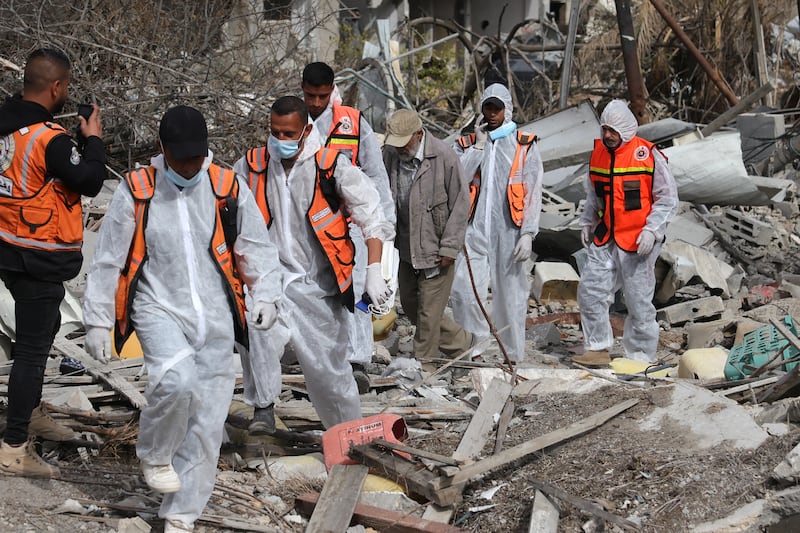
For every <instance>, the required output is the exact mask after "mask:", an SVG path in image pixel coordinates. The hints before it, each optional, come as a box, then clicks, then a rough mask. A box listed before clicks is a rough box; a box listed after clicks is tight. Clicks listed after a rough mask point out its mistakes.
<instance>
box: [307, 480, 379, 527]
mask: <svg viewBox="0 0 800 533" xmlns="http://www.w3.org/2000/svg"><path fill="white" fill-rule="evenodd" d="M368 472H369V469H368V468H367V467H366V466H364V465H333V467H332V468H331V471H330V472H329V473H328V480H327V481H326V482H325V486H324V487H323V488H322V494H321V495H320V497H319V501H318V502H317V505H316V507H315V508H314V512H313V513H312V514H311V519H310V520H309V521H308V527H306V533H341V532H342V531H346V530H347V528H348V527H349V526H350V520H351V519H352V518H353V511H354V510H355V508H356V504H357V503H358V497H359V496H360V495H361V488H362V487H363V486H364V480H366V479H367V473H368Z"/></svg>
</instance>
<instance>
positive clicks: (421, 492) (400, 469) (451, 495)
mask: <svg viewBox="0 0 800 533" xmlns="http://www.w3.org/2000/svg"><path fill="white" fill-rule="evenodd" d="M350 457H352V458H353V459H355V460H356V461H358V462H360V463H363V464H365V465H367V466H369V467H370V468H371V469H373V470H374V471H375V473H377V474H378V475H380V476H383V477H387V478H389V479H391V480H392V481H396V482H397V483H398V484H400V485H402V486H403V487H405V488H406V490H407V491H408V492H409V493H411V494H415V495H418V496H423V497H425V498H427V499H428V500H430V501H432V502H434V503H436V504H438V505H452V504H454V503H456V502H458V501H460V500H461V491H462V490H463V488H464V487H463V485H458V484H455V483H451V486H449V487H443V488H441V489H437V490H434V489H433V482H434V481H435V480H437V479H439V476H438V475H436V474H434V473H433V472H430V471H428V470H425V469H424V468H423V467H422V466H421V465H420V464H419V463H415V462H411V461H409V460H407V459H405V458H403V457H400V456H399V455H397V454H395V453H393V452H386V451H383V450H381V449H379V448H378V447H377V446H374V445H373V444H372V443H367V444H359V445H357V446H352V447H351V448H350Z"/></svg>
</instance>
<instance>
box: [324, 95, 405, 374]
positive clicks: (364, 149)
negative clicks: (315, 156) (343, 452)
mask: <svg viewBox="0 0 800 533" xmlns="http://www.w3.org/2000/svg"><path fill="white" fill-rule="evenodd" d="M341 103H342V98H341V96H340V95H339V89H338V88H337V87H335V86H334V90H333V93H332V94H331V99H330V101H329V102H328V107H327V108H326V109H325V111H323V112H322V113H321V114H320V115H319V116H318V117H317V118H316V119H314V120H313V122H314V125H315V126H316V129H317V132H318V133H319V136H320V142H321V143H322V145H323V146H325V143H326V142H327V139H328V133H329V132H330V130H331V126H333V105H334V104H337V105H341ZM359 136H360V139H359V147H358V165H359V168H360V169H361V171H362V172H364V174H366V175H367V177H368V178H369V179H370V180H371V181H372V184H373V185H374V186H375V188H376V189H377V191H378V195H379V196H380V207H381V209H382V210H383V215H384V217H385V218H386V220H387V222H389V223H390V224H391V225H392V226H394V224H395V220H396V217H395V208H394V201H393V200H392V191H391V190H390V189H389V176H388V175H387V174H386V167H384V166H383V157H382V155H381V147H380V144H378V138H377V137H376V136H375V132H374V131H372V127H370V125H369V123H368V122H367V120H366V119H365V118H364V117H363V116H362V117H361V123H360V125H359ZM342 153H343V154H344V155H345V156H347V157H348V158H349V157H351V154H349V153H345V152H342ZM350 238H351V239H352V240H353V245H354V246H355V249H356V256H355V261H356V264H355V268H353V290H354V291H355V295H356V301H358V300H359V299H361V295H362V294H364V285H365V282H366V279H367V245H366V244H365V243H364V235H363V233H361V228H359V227H358V224H354V223H350ZM348 321H349V322H350V326H349V339H350V346H351V349H352V353H351V354H350V361H351V362H353V363H359V364H361V365H366V364H368V363H370V362H372V348H373V344H374V342H373V340H372V315H371V314H369V313H364V312H362V311H359V310H356V312H354V313H352V314H350V316H349V317H348Z"/></svg>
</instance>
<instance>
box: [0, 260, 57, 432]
mask: <svg viewBox="0 0 800 533" xmlns="http://www.w3.org/2000/svg"><path fill="white" fill-rule="evenodd" d="M0 279H2V280H3V282H4V283H5V284H6V287H8V290H9V292H10V293H11V296H12V297H13V298H14V316H15V318H16V325H17V326H16V330H17V331H16V335H17V340H16V342H15V343H14V348H13V349H12V357H13V358H14V363H13V365H12V367H11V375H10V376H9V380H8V425H7V427H6V433H5V436H4V438H3V440H4V441H5V442H7V443H8V444H21V443H23V442H25V441H26V440H28V424H29V423H30V420H31V412H32V411H33V409H34V408H35V407H36V406H37V405H39V402H40V401H41V398H42V382H43V381H44V369H45V364H46V363H47V354H48V353H49V352H50V347H51V346H52V345H53V339H54V338H55V335H56V332H57V331H58V328H59V327H60V325H61V313H60V312H59V310H58V308H59V306H60V305H61V300H63V299H64V285H63V284H62V283H61V282H47V281H41V280H38V279H36V278H33V277H31V276H29V275H28V274H26V273H24V272H10V271H0Z"/></svg>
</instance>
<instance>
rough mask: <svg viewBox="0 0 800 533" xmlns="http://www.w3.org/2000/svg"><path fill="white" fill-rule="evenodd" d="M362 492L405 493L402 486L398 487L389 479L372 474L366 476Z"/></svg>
mask: <svg viewBox="0 0 800 533" xmlns="http://www.w3.org/2000/svg"><path fill="white" fill-rule="evenodd" d="M361 490H362V491H363V492H405V491H404V490H403V487H402V485H398V484H397V483H395V482H394V481H392V480H390V479H386V478H383V477H380V476H376V475H374V474H367V479H366V480H365V481H364V488H362V489H361Z"/></svg>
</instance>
